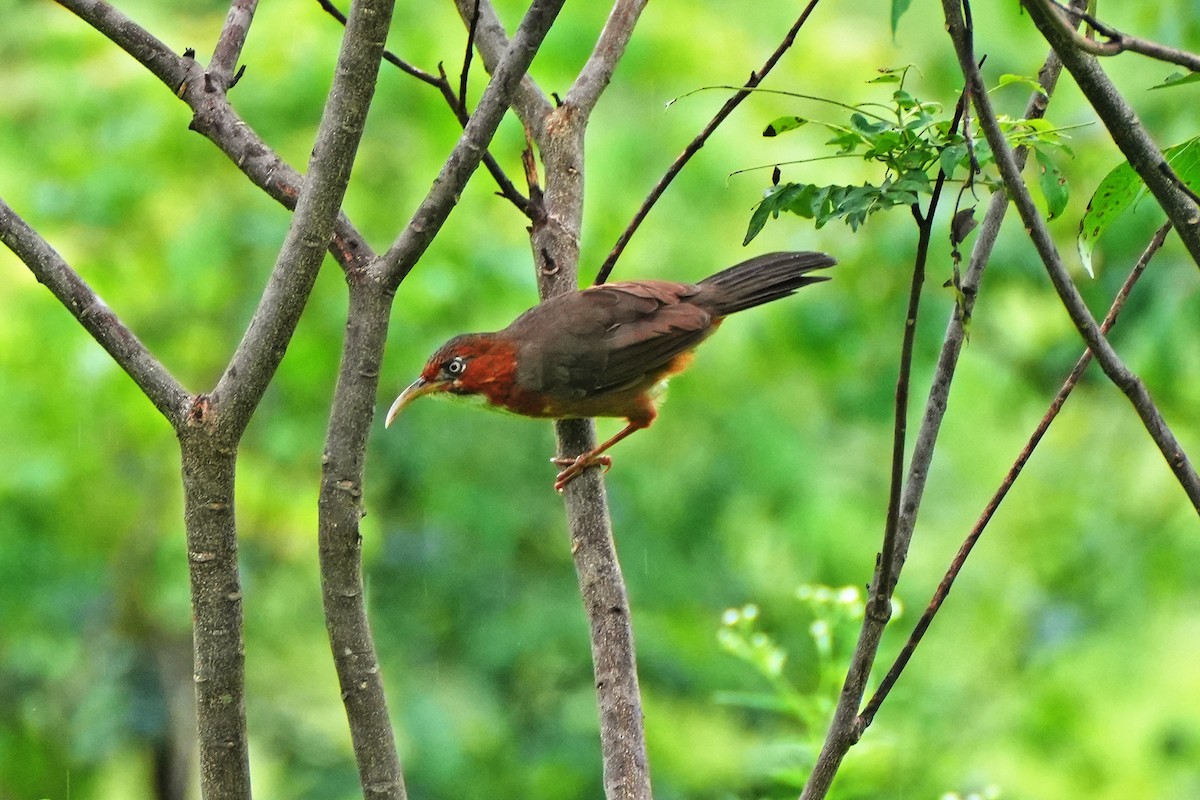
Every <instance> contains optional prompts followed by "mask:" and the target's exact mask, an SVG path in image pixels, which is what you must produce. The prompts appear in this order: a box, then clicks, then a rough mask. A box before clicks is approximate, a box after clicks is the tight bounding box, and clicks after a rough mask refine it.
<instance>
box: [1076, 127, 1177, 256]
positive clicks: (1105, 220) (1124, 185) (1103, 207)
mask: <svg viewBox="0 0 1200 800" xmlns="http://www.w3.org/2000/svg"><path fill="white" fill-rule="evenodd" d="M1163 156H1164V157H1165V158H1166V160H1167V163H1168V164H1170V165H1171V169H1172V170H1174V172H1175V174H1176V175H1177V176H1178V177H1179V179H1180V180H1181V181H1183V183H1184V184H1185V185H1186V186H1187V187H1188V188H1189V189H1191V190H1192V191H1196V189H1197V187H1200V137H1196V138H1193V139H1188V140H1187V141H1186V142H1180V143H1179V144H1177V145H1173V146H1171V147H1168V148H1167V149H1166V150H1164V151H1163ZM1145 191H1146V187H1145V184H1143V183H1142V179H1141V178H1140V177H1139V176H1138V174H1137V173H1136V172H1134V169H1133V167H1131V166H1129V162H1128V161H1125V162H1123V163H1121V164H1119V165H1118V166H1116V167H1115V168H1113V170H1112V171H1111V172H1109V173H1108V174H1107V175H1105V176H1104V179H1103V180H1102V181H1100V185H1099V186H1097V187H1096V193H1095V194H1093V195H1092V199H1091V200H1090V201H1088V207H1087V212H1086V213H1085V214H1084V215H1083V219H1082V220H1080V221H1079V236H1078V237H1077V239H1076V246H1077V247H1078V248H1079V257H1080V258H1081V259H1082V260H1083V268H1084V269H1085V270H1087V274H1088V275H1094V273H1093V270H1092V251H1093V250H1094V249H1095V247H1096V240H1097V239H1099V238H1100V237H1101V235H1103V234H1104V232H1105V231H1106V230H1108V227H1109V226H1110V225H1111V224H1112V222H1113V220H1114V219H1116V218H1117V217H1118V216H1120V215H1121V213H1122V212H1124V211H1125V210H1126V209H1127V208H1129V207H1130V206H1131V205H1133V203H1134V202H1135V201H1136V200H1137V199H1138V197H1140V196H1141V195H1142V193H1143V192H1145Z"/></svg>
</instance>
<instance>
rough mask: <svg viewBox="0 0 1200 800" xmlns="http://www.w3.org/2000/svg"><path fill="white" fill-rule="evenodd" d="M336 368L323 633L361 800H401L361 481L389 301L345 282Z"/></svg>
mask: <svg viewBox="0 0 1200 800" xmlns="http://www.w3.org/2000/svg"><path fill="white" fill-rule="evenodd" d="M349 289H350V304H349V308H348V310H347V315H346V321H347V324H346V335H345V338H344V340H343V342H342V360H341V365H340V367H339V369H338V377H337V384H336V386H335V387H334V392H333V402H332V405H331V407H330V413H329V426H328V428H327V430H326V433H325V449H324V452H323V454H322V458H321V493H320V499H319V503H318V523H317V525H318V527H317V536H318V550H319V554H320V559H321V598H322V602H323V604H324V610H325V627H326V631H327V632H328V634H329V646H330V650H331V652H332V654H333V663H334V667H335V669H336V670H337V675H338V684H339V686H340V687H341V690H342V692H341V694H342V703H343V705H344V706H345V709H346V720H347V722H348V724H349V726H350V739H351V742H352V743H353V745H354V759H355V762H356V763H357V764H358V775H359V782H360V784H361V786H362V790H363V797H364V800H404V798H405V796H406V793H405V788H404V777H403V773H402V772H401V768H400V756H399V753H398V752H397V748H396V738H395V734H394V733H393V731H392V723H391V719H390V717H389V714H388V707H387V697H386V695H385V694H384V687H383V675H382V672H381V670H380V666H379V658H378V655H377V654H376V650H375V641H374V637H373V635H372V633H371V624H370V619H369V618H368V616H367V608H366V603H367V598H366V591H365V589H364V587H363V574H362V535H361V533H360V530H359V521H360V520H361V519H362V517H363V514H364V513H365V511H364V509H363V479H364V472H365V467H366V451H367V435H368V433H369V432H370V430H371V425H372V423H373V422H374V420H375V397H376V395H377V394H378V391H379V365H380V363H381V362H382V360H383V351H384V346H385V344H386V340H387V330H388V317H389V312H390V310H391V301H392V297H393V295H392V293H391V292H390V291H387V290H385V289H384V288H383V287H382V286H380V285H379V284H378V283H375V282H373V281H351V282H350V284H349Z"/></svg>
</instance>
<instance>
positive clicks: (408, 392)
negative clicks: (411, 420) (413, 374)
mask: <svg viewBox="0 0 1200 800" xmlns="http://www.w3.org/2000/svg"><path fill="white" fill-rule="evenodd" d="M445 388H446V384H445V383H439V382H437V381H427V380H425V379H424V378H417V379H416V380H415V381H413V382H412V383H411V384H409V386H408V388H407V389H405V390H404V391H403V392H401V393H400V396H399V397H397V398H396V402H394V403H392V407H391V408H389V409H388V413H387V418H386V419H385V420H384V421H383V427H385V428H387V427H390V426H391V424H392V420H394V419H395V418H396V417H397V416H399V415H400V412H401V411H403V410H404V407H405V406H407V405H408V404H409V403H411V402H412V401H413V400H416V399H417V398H418V397H420V396H421V395H425V394H430V393H432V392H440V391H444V390H445Z"/></svg>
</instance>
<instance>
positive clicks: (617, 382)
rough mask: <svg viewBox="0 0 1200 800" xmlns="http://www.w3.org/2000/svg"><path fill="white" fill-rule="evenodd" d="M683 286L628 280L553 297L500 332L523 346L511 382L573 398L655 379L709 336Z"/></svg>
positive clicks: (705, 320)
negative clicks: (514, 377) (504, 331)
mask: <svg viewBox="0 0 1200 800" xmlns="http://www.w3.org/2000/svg"><path fill="white" fill-rule="evenodd" d="M698 291H700V289H699V288H698V287H696V286H694V285H692V284H688V283H671V282H667V281H633V282H628V283H613V284H606V285H604V286H596V287H593V288H591V289H587V290H585V291H582V292H575V293H572V294H569V295H565V296H562V297H558V298H555V299H553V300H550V301H548V302H546V303H543V304H541V305H539V306H535V307H534V308H532V309H530V310H529V311H527V312H525V313H524V314H522V315H521V316H520V317H518V318H517V319H516V320H515V321H514V322H513V324H512V325H510V326H509V328H508V330H507V331H506V332H507V333H509V334H512V335H514V336H516V337H517V340H518V341H521V342H524V343H525V344H524V345H523V346H522V348H521V350H520V351H519V352H518V366H517V369H518V378H519V380H520V381H521V382H522V384H523V385H525V386H527V387H528V388H531V389H534V390H538V391H543V392H547V393H549V394H552V395H555V396H557V397H563V398H571V399H581V398H585V397H595V396H597V395H603V394H607V393H609V392H615V391H619V390H621V389H625V388H628V387H630V386H633V385H636V384H637V383H638V382H640V381H643V380H648V379H650V378H652V377H654V376H656V374H657V373H661V372H662V371H664V370H665V369H667V367H668V366H669V365H670V363H671V361H672V359H674V358H675V357H676V356H678V355H680V354H681V353H684V352H686V351H688V350H690V349H691V348H693V347H695V346H696V345H697V344H699V343H700V341H701V340H703V339H704V337H705V336H707V335H708V334H709V333H711V331H712V316H711V315H710V314H709V313H708V312H707V311H704V310H703V309H701V308H698V307H696V306H694V305H692V304H691V303H689V302H687V299H688V298H689V297H691V296H693V295H695V294H696V293H697V292H698Z"/></svg>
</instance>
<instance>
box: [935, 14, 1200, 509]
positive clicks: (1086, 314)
mask: <svg viewBox="0 0 1200 800" xmlns="http://www.w3.org/2000/svg"><path fill="white" fill-rule="evenodd" d="M1033 5H1036V3H1035V4H1033ZM942 7H943V9H944V11H945V15H946V24H947V29H948V30H949V32H950V38H951V39H952V40H953V42H954V46H955V50H956V51H957V53H958V60H959V67H960V68H961V69H962V71H963V75H964V76H966V78H967V85H968V87H969V88H970V90H971V94H972V99H973V101H974V103H975V107H976V109H977V111H978V114H977V116H978V119H979V124H980V126H981V127H982V129H983V132H984V134H985V135H986V136H987V140H988V144H990V145H991V147H992V153H993V154H994V156H995V158H996V166H997V167H998V168H999V170H1000V174H1001V176H1002V177H1003V178H1004V184H1005V186H1006V187H1007V188H1008V191H1009V194H1010V196H1011V197H1012V199H1013V202H1014V204H1015V205H1016V207H1017V211H1018V212H1019V213H1020V215H1021V221H1022V222H1023V223H1024V224H1025V228H1026V230H1028V231H1029V235H1030V238H1031V239H1032V240H1033V244H1034V246H1035V247H1036V248H1037V251H1038V255H1039V256H1041V259H1042V262H1043V263H1044V264H1045V266H1046V272H1047V274H1048V275H1049V276H1050V281H1051V283H1053V284H1054V288H1055V291H1057V292H1058V296H1059V298H1060V299H1061V300H1062V302H1063V305H1064V306H1065V307H1066V309H1067V313H1068V314H1069V315H1070V317H1071V320H1072V322H1074V323H1075V327H1076V328H1077V329H1078V330H1079V333H1080V335H1081V336H1082V337H1083V340H1084V341H1085V342H1086V343H1087V346H1088V348H1089V349H1091V351H1092V353H1093V354H1094V355H1095V356H1096V361H1097V362H1099V364H1100V367H1101V369H1103V370H1104V374H1105V375H1107V376H1108V378H1109V380H1111V381H1112V382H1113V383H1114V384H1116V386H1117V388H1119V389H1120V390H1121V391H1122V392H1123V393H1124V394H1125V395H1126V397H1128V398H1129V402H1130V403H1132V405H1133V407H1134V410H1135V411H1136V412H1137V414H1138V417H1139V418H1140V419H1141V420H1142V424H1143V425H1144V426H1145V428H1146V431H1147V433H1149V434H1150V437H1151V438H1152V439H1153V440H1154V443H1155V444H1156V445H1157V446H1158V449H1159V451H1160V452H1161V453H1162V454H1163V458H1164V459H1166V461H1167V464H1168V465H1169V466H1170V468H1171V471H1172V472H1173V473H1174V474H1175V477H1176V479H1177V480H1178V481H1179V484H1180V486H1182V487H1183V490H1184V492H1185V493H1186V494H1187V496H1188V499H1189V500H1190V501H1191V503H1192V506H1193V507H1194V508H1195V509H1196V511H1197V513H1200V476H1198V475H1197V474H1196V471H1195V469H1194V468H1193V467H1192V465H1191V463H1190V462H1189V461H1188V458H1187V455H1186V454H1185V453H1184V451H1183V447H1182V446H1181V445H1180V444H1179V441H1178V440H1177V439H1176V438H1175V435H1174V434H1173V433H1172V432H1171V429H1170V428H1169V427H1168V426H1167V424H1166V422H1165V421H1164V420H1163V418H1162V415H1161V414H1160V413H1159V411H1158V407H1157V406H1156V405H1155V404H1154V401H1153V399H1152V398H1151V397H1150V393H1149V392H1148V391H1147V390H1146V387H1145V385H1144V384H1143V383H1142V381H1141V380H1140V379H1139V378H1138V377H1137V375H1135V374H1134V373H1133V372H1132V371H1130V369H1129V368H1128V367H1126V366H1125V364H1124V362H1122V361H1121V358H1120V356H1118V355H1117V353H1116V351H1114V350H1113V349H1112V346H1111V345H1110V344H1109V343H1108V339H1106V338H1105V337H1104V334H1103V333H1101V332H1100V328H1099V326H1098V325H1097V324H1096V320H1095V319H1094V318H1093V317H1092V314H1091V312H1090V311H1089V310H1088V307H1087V304H1085V303H1084V302H1083V298H1082V297H1080V296H1079V291H1078V290H1077V289H1076V288H1075V284H1074V283H1073V282H1072V281H1071V276H1070V275H1069V274H1068V273H1067V269H1066V267H1065V266H1064V265H1063V263H1062V260H1061V259H1060V258H1059V255H1058V250H1057V249H1056V248H1055V247H1054V241H1053V240H1052V239H1051V237H1050V232H1049V231H1048V230H1047V228H1046V224H1045V223H1044V222H1043V221H1042V218H1041V215H1040V214H1039V213H1038V211H1037V207H1036V206H1035V205H1034V202H1033V198H1032V197H1030V195H1029V190H1028V188H1027V187H1026V186H1025V183H1024V182H1023V181H1022V180H1021V174H1020V170H1019V169H1018V168H1017V164H1016V161H1015V160H1014V158H1013V153H1012V149H1011V148H1010V147H1009V145H1008V142H1007V141H1006V140H1005V138H1004V134H1003V132H1002V131H1001V130H1000V126H999V124H998V123H997V122H996V117H995V114H994V112H993V111H992V106H991V100H990V98H989V97H988V95H987V91H986V89H985V87H984V85H983V79H982V78H981V77H980V75H979V70H978V68H977V67H976V66H975V61H974V54H973V46H972V42H971V38H970V35H969V33H968V31H967V28H966V27H965V25H964V22H963V16H962V9H961V7H960V6H959V4H958V3H957V2H955V0H942ZM1039 10H1042V9H1041V7H1040V6H1039ZM1033 13H1034V12H1033V9H1032V7H1031V8H1030V14H1031V15H1033ZM1043 33H1045V31H1043ZM1051 44H1052V45H1053V44H1054V42H1053V41H1052V42H1051ZM1055 50H1056V51H1058V54H1059V57H1060V58H1062V60H1063V64H1064V66H1066V67H1067V69H1071V66H1072V62H1071V61H1070V60H1069V59H1070V58H1071V55H1069V54H1068V53H1065V52H1064V51H1063V50H1061V49H1059V48H1058V47H1055ZM1067 50H1068V51H1069V53H1070V54H1073V55H1075V56H1079V54H1078V51H1075V50H1074V49H1073V48H1067ZM1080 58H1081V57H1080ZM1076 66H1078V63H1076ZM1085 93H1086V90H1085ZM1129 127H1133V126H1132V125H1130V126H1129ZM1114 138H1115V134H1114ZM1190 202H1191V201H1190V200H1189V201H1188V203H1189V204H1190ZM1193 208H1194V206H1193ZM1170 216H1171V214H1170V212H1168V217H1170ZM1173 222H1174V221H1173V220H1172V223H1173ZM1191 224H1192V225H1193V229H1194V228H1195V225H1196V224H1197V221H1196V220H1192V221H1191ZM1193 232H1195V231H1194V230H1193Z"/></svg>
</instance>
